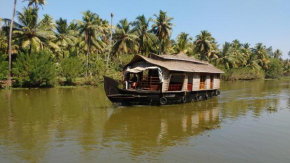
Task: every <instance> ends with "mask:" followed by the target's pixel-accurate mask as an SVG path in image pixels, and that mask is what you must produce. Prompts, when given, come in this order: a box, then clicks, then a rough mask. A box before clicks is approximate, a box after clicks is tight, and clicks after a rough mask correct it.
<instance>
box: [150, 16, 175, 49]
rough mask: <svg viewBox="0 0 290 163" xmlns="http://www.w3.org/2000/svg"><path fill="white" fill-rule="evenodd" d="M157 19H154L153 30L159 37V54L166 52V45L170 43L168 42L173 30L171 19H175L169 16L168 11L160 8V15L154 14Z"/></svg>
mask: <svg viewBox="0 0 290 163" xmlns="http://www.w3.org/2000/svg"><path fill="white" fill-rule="evenodd" d="M154 16H155V19H152V21H153V23H154V24H153V25H152V30H151V31H152V32H153V33H154V34H155V35H156V36H157V37H158V39H159V54H161V53H164V51H165V48H164V47H165V46H166V45H168V44H166V42H168V40H169V42H170V36H171V32H172V26H173V24H172V23H171V21H172V20H173V18H172V17H169V16H167V13H166V12H164V11H162V10H160V11H159V15H156V14H154Z"/></svg>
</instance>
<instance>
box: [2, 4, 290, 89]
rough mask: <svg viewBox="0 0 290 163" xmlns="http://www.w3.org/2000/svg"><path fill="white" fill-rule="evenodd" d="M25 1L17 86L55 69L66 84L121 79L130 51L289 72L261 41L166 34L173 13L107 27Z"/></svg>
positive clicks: (5, 26)
mask: <svg viewBox="0 0 290 163" xmlns="http://www.w3.org/2000/svg"><path fill="white" fill-rule="evenodd" d="M27 1H29V5H28V6H27V7H25V8H24V9H23V10H22V11H21V12H17V14H16V16H17V19H16V21H15V22H14V24H13V33H12V34H13V37H12V38H13V40H12V46H11V48H12V51H11V53H12V61H13V62H14V63H13V65H12V68H13V74H12V75H13V76H14V78H15V79H17V80H16V81H17V85H19V86H48V85H53V84H54V78H55V74H58V78H59V79H62V78H63V79H65V83H66V84H74V83H76V82H77V81H76V79H78V78H83V79H84V80H83V81H85V83H87V84H97V83H100V82H102V76H103V75H109V76H113V77H115V78H118V79H121V76H122V75H121V71H122V67H123V66H124V64H126V63H127V62H128V61H129V60H130V59H131V58H132V57H133V55H134V54H142V55H145V56H148V55H149V54H151V53H154V54H177V53H185V54H187V55H189V56H192V57H195V58H197V59H200V60H203V61H207V62H210V63H212V64H214V65H215V66H217V67H219V68H220V69H222V70H224V71H225V74H224V75H223V76H222V77H223V79H224V80H240V79H245V80H248V79H261V78H264V77H267V78H279V77H281V76H283V75H290V61H289V59H287V60H282V58H281V56H282V52H281V50H279V49H277V50H275V51H274V52H273V50H272V47H266V46H264V45H263V44H262V43H257V44H256V45H254V46H250V44H248V43H241V42H239V40H234V41H232V42H225V43H224V44H222V45H221V46H220V47H219V45H218V43H217V42H216V40H215V38H214V37H213V36H212V35H211V33H210V32H208V31H201V33H200V34H198V35H196V36H195V38H194V37H191V36H190V35H189V34H188V33H185V32H182V33H180V34H179V35H178V36H177V38H176V39H175V40H174V39H171V33H172V29H173V24H172V20H173V18H172V17H170V16H168V14H167V13H166V12H164V11H159V13H158V14H154V15H153V18H146V17H145V16H144V15H141V16H137V17H136V19H135V20H134V21H132V22H129V21H128V20H127V19H122V20H120V21H119V22H118V23H117V25H116V26H112V27H111V25H110V23H109V21H107V20H104V19H102V18H100V17H99V15H97V14H96V13H94V12H92V11H85V12H83V13H82V14H83V17H82V20H74V21H72V22H67V20H66V19H63V18H59V19H56V20H55V21H54V20H53V18H52V17H51V16H49V15H48V14H45V15H44V16H43V17H42V18H40V17H39V14H38V13H39V10H40V8H39V6H43V5H45V4H46V2H45V0H42V1H33V0H27ZM10 24H11V20H10V19H7V18H3V19H2V20H1V29H0V53H1V52H2V54H3V55H1V56H0V70H1V71H0V80H4V79H3V78H5V77H6V74H7V73H8V71H7V66H8V65H7V64H8V61H7V60H8V57H7V55H6V54H8V50H7V49H8V38H9V26H10ZM111 36H112V37H111ZM42 55H43V56H42ZM38 66H39V67H38ZM43 66H44V67H43ZM45 66H47V67H49V68H47V67H46V68H45ZM54 66H55V67H56V69H55V68H54ZM45 73H47V74H45ZM59 81H61V80H59Z"/></svg>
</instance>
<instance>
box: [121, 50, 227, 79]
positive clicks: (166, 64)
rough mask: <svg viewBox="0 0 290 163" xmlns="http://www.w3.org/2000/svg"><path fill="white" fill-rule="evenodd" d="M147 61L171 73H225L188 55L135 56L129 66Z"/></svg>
mask: <svg viewBox="0 0 290 163" xmlns="http://www.w3.org/2000/svg"><path fill="white" fill-rule="evenodd" d="M141 61H146V62H148V63H151V64H153V65H156V66H159V67H163V68H166V69H168V70H169V71H183V72H199V73H219V74H220V73H224V72H223V71H221V70H220V69H218V68H216V67H214V66H213V65H211V64H209V63H207V62H202V61H200V60H197V59H195V58H192V57H188V56H187V55H186V54H177V55H159V56H158V55H154V54H153V55H151V56H150V58H148V57H144V56H141V55H135V56H134V58H133V59H132V60H131V62H130V63H129V64H127V65H126V66H125V67H124V68H126V67H127V66H130V65H132V64H134V63H136V62H141Z"/></svg>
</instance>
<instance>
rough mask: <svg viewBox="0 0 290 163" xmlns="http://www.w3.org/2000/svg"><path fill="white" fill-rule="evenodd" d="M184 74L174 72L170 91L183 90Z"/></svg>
mask: <svg viewBox="0 0 290 163" xmlns="http://www.w3.org/2000/svg"><path fill="white" fill-rule="evenodd" d="M184 77H185V75H184V74H173V75H171V78H170V83H169V88H168V91H181V90H182V86H183V82H184Z"/></svg>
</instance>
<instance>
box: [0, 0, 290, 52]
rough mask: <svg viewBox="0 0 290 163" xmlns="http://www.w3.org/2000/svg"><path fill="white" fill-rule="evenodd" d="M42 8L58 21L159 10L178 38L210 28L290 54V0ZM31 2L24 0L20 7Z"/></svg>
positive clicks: (164, 0)
mask: <svg viewBox="0 0 290 163" xmlns="http://www.w3.org/2000/svg"><path fill="white" fill-rule="evenodd" d="M13 1H14V0H1V1H0V17H2V18H3V17H4V18H10V17H11V15H12V7H13ZM47 2H48V4H47V5H46V6H44V8H43V10H41V11H40V12H41V15H43V14H44V13H47V14H49V15H51V16H52V17H54V19H58V18H60V17H62V18H65V19H68V20H69V21H71V20H73V19H81V17H82V14H81V12H82V11H86V10H91V11H93V12H95V13H97V14H99V15H100V16H101V17H102V18H105V19H109V18H110V13H111V12H113V13H114V15H115V16H114V24H116V23H117V21H119V20H120V19H123V18H128V20H129V21H133V20H134V19H135V18H136V17H137V16H138V15H142V14H144V15H145V16H146V17H153V14H155V13H156V14H157V13H158V12H159V10H164V11H167V13H168V15H169V16H171V17H174V21H173V23H174V24H175V26H174V27H173V34H172V38H175V37H176V36H177V35H178V34H179V33H180V32H186V33H189V34H190V35H191V36H192V37H195V36H196V35H197V34H199V33H200V31H201V30H208V31H209V32H211V33H212V35H213V36H214V37H215V38H216V40H217V41H218V43H219V44H220V45H222V44H223V43H224V42H225V41H228V42H231V41H232V40H234V39H238V40H240V41H241V42H242V43H246V42H247V43H250V44H251V46H254V45H255V44H256V43H258V42H262V43H263V44H265V45H266V46H267V47H269V46H272V47H273V49H274V50H276V49H281V50H282V51H283V58H290V57H289V56H288V51H290V1H289V0H203V1H195V0H174V1H173V0H110V1H109V0H106V1H100V0H82V1H74V0H47ZM25 5H27V3H22V0H18V5H17V10H18V11H21V10H22V8H23V7H24V6H25Z"/></svg>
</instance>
